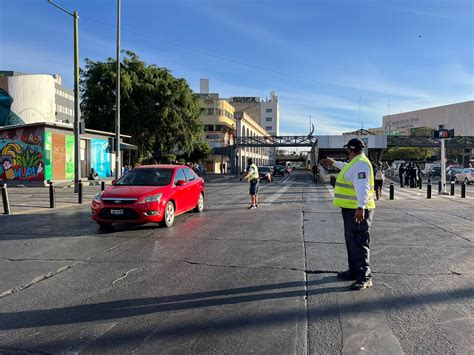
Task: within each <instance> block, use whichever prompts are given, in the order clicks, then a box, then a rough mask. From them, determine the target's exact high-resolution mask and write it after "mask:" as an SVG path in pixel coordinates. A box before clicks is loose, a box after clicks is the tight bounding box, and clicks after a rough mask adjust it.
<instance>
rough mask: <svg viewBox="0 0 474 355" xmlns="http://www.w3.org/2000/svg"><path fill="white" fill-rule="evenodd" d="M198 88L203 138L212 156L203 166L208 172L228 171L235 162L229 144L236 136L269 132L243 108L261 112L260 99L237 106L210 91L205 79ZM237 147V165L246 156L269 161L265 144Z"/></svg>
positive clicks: (259, 161)
mask: <svg viewBox="0 0 474 355" xmlns="http://www.w3.org/2000/svg"><path fill="white" fill-rule="evenodd" d="M200 91H201V92H200V94H199V97H200V99H201V103H202V105H203V108H204V110H205V111H204V113H203V115H202V122H203V125H204V139H205V141H206V142H208V144H209V145H210V147H211V149H212V154H211V156H210V157H209V158H208V159H207V161H206V162H205V163H206V168H207V170H208V171H209V172H214V173H227V172H229V171H230V170H231V166H232V164H235V163H232V162H231V161H230V156H229V147H230V146H233V145H234V140H235V137H236V136H247V137H250V136H253V137H255V136H267V135H268V132H267V131H266V130H265V129H264V128H263V127H261V126H260V124H259V121H257V120H256V119H255V118H254V117H251V116H250V115H249V114H248V113H247V111H246V109H248V110H249V111H251V112H252V113H253V114H256V113H260V101H259V100H258V102H256V101H255V102H252V103H251V104H252V105H250V106H249V105H246V106H245V107H241V106H239V109H236V108H235V107H234V104H233V103H231V102H229V100H228V99H221V98H219V94H217V93H209V81H208V80H207V79H201V83H200ZM249 103H250V102H249ZM253 104H258V105H257V106H255V105H253ZM254 106H255V107H257V108H258V110H257V109H255V107H254ZM252 107H253V110H252ZM239 150H240V152H237V154H240V155H239V161H238V165H239V169H243V168H245V164H246V159H247V158H249V157H252V158H254V159H255V162H256V163H257V164H266V165H268V164H269V162H270V156H269V150H270V149H268V148H265V149H264V148H260V147H259V148H257V147H245V148H243V147H242V148H239ZM242 162H244V163H242Z"/></svg>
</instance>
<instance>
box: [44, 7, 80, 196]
mask: <svg viewBox="0 0 474 355" xmlns="http://www.w3.org/2000/svg"><path fill="white" fill-rule="evenodd" d="M48 3H50V4H51V5H53V6H54V7H56V8H58V9H59V10H61V11H63V12H65V13H66V14H68V15H70V16H72V17H73V19H74V192H78V191H79V180H80V179H81V166H80V165H81V160H80V147H81V137H80V127H79V25H78V24H79V14H78V12H77V11H74V12H71V11H68V10H66V9H64V8H63V7H61V6H59V5H58V4H55V3H54V2H52V1H51V0H48Z"/></svg>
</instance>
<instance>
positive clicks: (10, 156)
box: [0, 127, 44, 181]
mask: <svg viewBox="0 0 474 355" xmlns="http://www.w3.org/2000/svg"><path fill="white" fill-rule="evenodd" d="M43 134H44V129H43V127H31V128H24V129H23V128H22V129H12V130H6V131H2V132H0V179H1V180H24V181H33V180H44V161H43V149H42V144H43Z"/></svg>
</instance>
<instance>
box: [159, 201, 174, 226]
mask: <svg viewBox="0 0 474 355" xmlns="http://www.w3.org/2000/svg"><path fill="white" fill-rule="evenodd" d="M173 223H174V204H173V202H171V201H168V203H167V204H166V208H165V215H164V216H163V221H162V222H161V225H162V226H163V227H171V226H172V225H173Z"/></svg>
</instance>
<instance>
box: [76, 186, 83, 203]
mask: <svg viewBox="0 0 474 355" xmlns="http://www.w3.org/2000/svg"><path fill="white" fill-rule="evenodd" d="M78 187H79V190H78V194H77V203H79V204H82V181H81V180H79V184H78Z"/></svg>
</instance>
